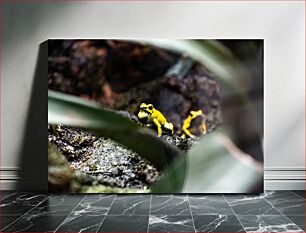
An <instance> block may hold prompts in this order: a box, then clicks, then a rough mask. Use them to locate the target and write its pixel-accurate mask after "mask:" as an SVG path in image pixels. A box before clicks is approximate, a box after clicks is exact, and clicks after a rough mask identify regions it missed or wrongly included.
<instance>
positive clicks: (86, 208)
mask: <svg viewBox="0 0 306 233" xmlns="http://www.w3.org/2000/svg"><path fill="white" fill-rule="evenodd" d="M115 197H116V195H102V194H101V195H100V194H95V195H87V196H86V197H85V198H84V199H83V200H82V201H81V202H80V203H79V204H78V205H77V207H76V208H75V209H74V212H75V213H76V214H88V215H91V216H93V215H98V216H100V215H106V214H107V213H108V211H109V209H110V207H111V205H112V203H113V201H114V199H115Z"/></svg>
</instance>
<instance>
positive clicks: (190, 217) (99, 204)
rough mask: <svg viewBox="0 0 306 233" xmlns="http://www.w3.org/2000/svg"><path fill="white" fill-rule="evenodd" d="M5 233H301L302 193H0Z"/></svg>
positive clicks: (3, 230)
mask: <svg viewBox="0 0 306 233" xmlns="http://www.w3.org/2000/svg"><path fill="white" fill-rule="evenodd" d="M0 195H1V197H0V198H1V204H0V206H1V207H0V211H1V213H0V216H1V217H0V218H1V221H0V223H1V227H0V228H1V232H22V231H23V232H37V231H39V232H43V231H48V232H303V229H304V221H305V213H304V209H305V206H304V202H305V195H304V192H303V191H276V192H273V191H267V192H266V193H264V194H262V195H96V194H88V195H76V194H74V195H72V194H71V195H60V194H58V195H56V194H52V195H51V194H41V193H26V192H9V191H1V194H0Z"/></svg>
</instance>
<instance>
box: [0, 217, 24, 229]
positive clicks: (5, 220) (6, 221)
mask: <svg viewBox="0 0 306 233" xmlns="http://www.w3.org/2000/svg"><path fill="white" fill-rule="evenodd" d="M18 218H20V216H19V215H8V216H7V215H1V217H0V231H1V230H2V229H4V228H5V227H7V226H8V225H10V224H11V223H12V222H14V221H15V220H17V219H18Z"/></svg>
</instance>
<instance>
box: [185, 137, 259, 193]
mask: <svg viewBox="0 0 306 233" xmlns="http://www.w3.org/2000/svg"><path fill="white" fill-rule="evenodd" d="M188 161H189V169H188V173H187V177H186V180H185V185H184V189H183V192H185V193H244V192H250V191H251V189H252V188H254V187H255V186H256V185H258V184H259V183H260V182H261V181H262V176H263V172H262V164H260V163H258V162H256V161H255V160H254V159H253V158H252V157H251V156H249V155H247V154H244V153H243V152H242V151H240V150H239V149H238V148H237V147H236V146H235V145H234V144H233V143H232V142H231V140H230V139H229V138H228V137H227V136H225V135H224V134H221V133H216V132H215V133H210V134H208V135H205V136H204V137H203V138H202V139H201V140H200V141H199V142H198V143H197V144H196V145H195V146H194V147H193V148H192V149H191V150H190V151H189V153H188Z"/></svg>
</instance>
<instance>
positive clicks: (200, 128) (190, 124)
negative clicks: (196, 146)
mask: <svg viewBox="0 0 306 233" xmlns="http://www.w3.org/2000/svg"><path fill="white" fill-rule="evenodd" d="M182 130H183V135H182V138H186V137H187V136H188V137H190V138H195V137H196V136H201V135H202V134H206V132H207V131H206V123H205V117H204V114H203V112H202V110H201V109H200V110H198V111H190V113H189V115H188V117H187V118H186V119H185V121H184V124H183V127H182ZM194 134H195V135H194Z"/></svg>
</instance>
